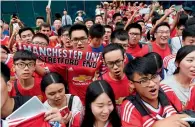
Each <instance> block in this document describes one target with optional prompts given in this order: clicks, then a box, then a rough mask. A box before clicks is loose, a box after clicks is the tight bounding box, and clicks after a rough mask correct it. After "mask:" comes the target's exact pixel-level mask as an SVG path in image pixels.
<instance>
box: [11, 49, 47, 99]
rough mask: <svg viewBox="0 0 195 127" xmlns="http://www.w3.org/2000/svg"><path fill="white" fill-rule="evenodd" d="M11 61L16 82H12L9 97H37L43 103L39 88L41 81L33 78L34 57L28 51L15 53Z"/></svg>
mask: <svg viewBox="0 0 195 127" xmlns="http://www.w3.org/2000/svg"><path fill="white" fill-rule="evenodd" d="M13 61H14V70H15V74H16V77H17V80H15V81H13V82H12V88H11V90H10V91H9V94H10V96H37V97H39V99H40V100H41V101H42V102H44V100H45V98H44V96H43V94H42V92H41V88H40V82H41V79H40V78H38V77H34V76H33V75H34V71H35V65H36V56H35V55H34V54H33V53H32V52H30V51H28V50H23V51H17V52H16V53H15V54H14V57H13Z"/></svg>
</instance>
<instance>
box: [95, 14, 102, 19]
mask: <svg viewBox="0 0 195 127" xmlns="http://www.w3.org/2000/svg"><path fill="white" fill-rule="evenodd" d="M97 17H101V18H102V19H103V16H102V15H96V16H95V19H96V18H97Z"/></svg>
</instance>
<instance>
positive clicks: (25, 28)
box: [18, 27, 35, 37]
mask: <svg viewBox="0 0 195 127" xmlns="http://www.w3.org/2000/svg"><path fill="white" fill-rule="evenodd" d="M27 30H30V31H31V32H32V34H33V35H34V34H35V32H34V31H33V29H32V28H30V27H24V28H21V29H20V30H19V32H18V34H19V35H20V37H21V34H22V32H24V31H27Z"/></svg>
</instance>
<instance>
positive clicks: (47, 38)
mask: <svg viewBox="0 0 195 127" xmlns="http://www.w3.org/2000/svg"><path fill="white" fill-rule="evenodd" d="M36 37H40V38H44V39H45V40H46V41H47V43H48V44H49V37H48V36H47V35H45V34H42V33H36V34H35V35H34V36H33V38H32V40H33V39H34V38H36Z"/></svg>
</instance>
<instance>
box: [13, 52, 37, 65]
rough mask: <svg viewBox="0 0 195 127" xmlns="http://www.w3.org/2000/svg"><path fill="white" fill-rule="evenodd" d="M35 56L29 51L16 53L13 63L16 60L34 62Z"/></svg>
mask: <svg viewBox="0 0 195 127" xmlns="http://www.w3.org/2000/svg"><path fill="white" fill-rule="evenodd" d="M36 59H37V57H36V55H35V54H34V53H32V52H31V51H29V50H20V51H17V52H16V53H15V54H14V56H13V61H14V63H15V62H16V61H18V60H33V61H35V62H36Z"/></svg>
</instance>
